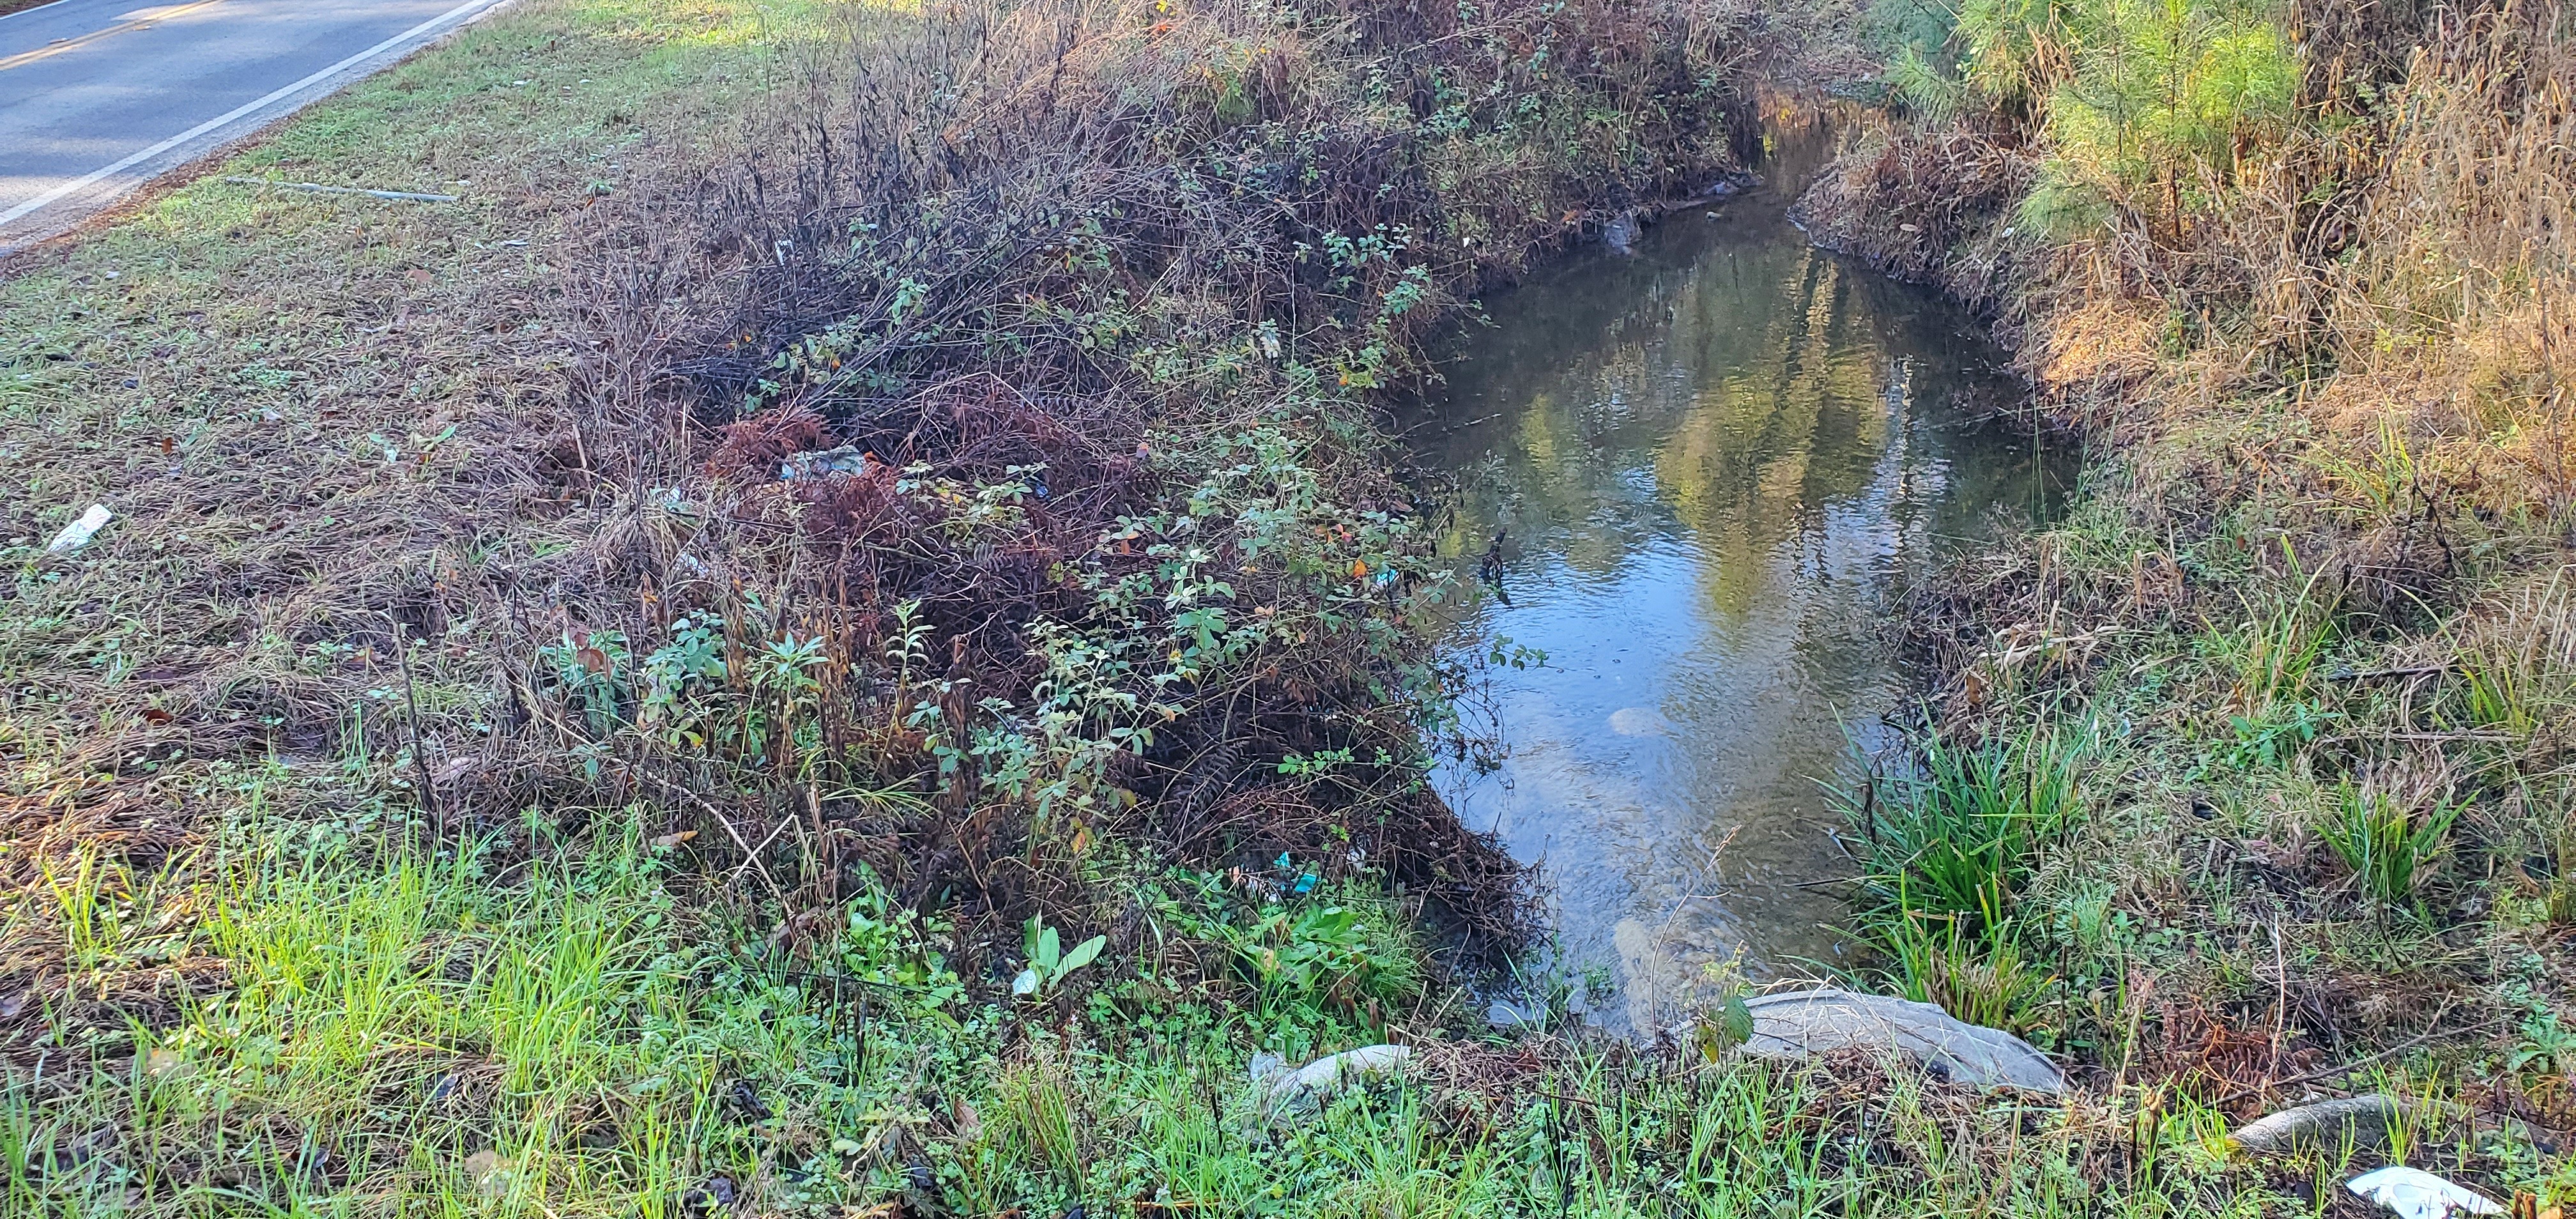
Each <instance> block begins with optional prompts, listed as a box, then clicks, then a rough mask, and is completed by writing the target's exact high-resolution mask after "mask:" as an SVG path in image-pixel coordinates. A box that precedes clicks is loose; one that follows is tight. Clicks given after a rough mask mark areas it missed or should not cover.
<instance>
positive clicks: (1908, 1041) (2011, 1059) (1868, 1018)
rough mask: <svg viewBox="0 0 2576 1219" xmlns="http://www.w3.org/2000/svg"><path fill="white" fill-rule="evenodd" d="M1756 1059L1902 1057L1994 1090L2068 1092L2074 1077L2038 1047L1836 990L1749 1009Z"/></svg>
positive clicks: (1784, 996) (1749, 1044) (1760, 1002)
mask: <svg viewBox="0 0 2576 1219" xmlns="http://www.w3.org/2000/svg"><path fill="white" fill-rule="evenodd" d="M1744 1006H1745V1009H1746V1010H1747V1011H1750V1012H1751V1013H1752V1014H1753V1035H1752V1036H1751V1037H1748V1038H1746V1039H1745V1042H1744V1052H1745V1053H1747V1054H1750V1055H1752V1056H1754V1057H1756V1058H1804V1057H1807V1056H1808V1055H1810V1054H1817V1053H1822V1052H1824V1051H1827V1050H1839V1049H1844V1048H1846V1047H1852V1046H1859V1047H1863V1048H1871V1049H1883V1050H1893V1051H1898V1052H1902V1053H1904V1054H1905V1055H1907V1056H1908V1057H1911V1058H1913V1059H1915V1060H1916V1061H1918V1062H1920V1063H1922V1064H1923V1066H1924V1067H1925V1069H1927V1070H1929V1071H1931V1072H1933V1073H1934V1074H1936V1075H1939V1076H1941V1077H1942V1078H1945V1079H1948V1080H1950V1081H1951V1082H1953V1083H1960V1084H1966V1085H1968V1086H1969V1087H1972V1088H1981V1089H1986V1090H1989V1091H1991V1090H1993V1089H1996V1088H2019V1089H2022V1090H2024V1091H2028V1092H2062V1091H2065V1090H2066V1075H2065V1073H2064V1072H2062V1071H2060V1070H2058V1069H2057V1064H2055V1063H2052V1062H2050V1061H2049V1060H2048V1059H2047V1058H2046V1057H2045V1056H2044V1055H2042V1054H2041V1053H2040V1052H2039V1051H2038V1050H2037V1049H2034V1048H2032V1046H2031V1044H2030V1043H2029V1042H2027V1041H2023V1040H2022V1039H2021V1038H2019V1037H2015V1036H2013V1035H2012V1034H2010V1033H2007V1032H2003V1031H2002V1030H2000V1029H1990V1028H1983V1027H1980V1026H1978V1025H1974V1024H1969V1023H1967V1022H1965V1021H1962V1020H1959V1019H1956V1018H1954V1017H1952V1016H1951V1015H1950V1014H1949V1013H1948V1012H1945V1011H1942V1010H1941V1009H1940V1008H1938V1007H1935V1006H1933V1005H1932V1004H1929V1003H1912V1002H1908V1001H1906V1000H1904V999H1890V998H1887V997H1885V996H1881V995H1863V994H1857V993H1854V992H1852V991H1847V990H1836V989H1834V988H1831V987H1824V988H1819V989H1816V990H1794V991H1778V992H1774V993H1772V994H1767V995H1756V996H1754V997H1752V998H1750V999H1747V1000H1745V1001H1744Z"/></svg>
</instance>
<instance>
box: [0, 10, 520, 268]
mask: <svg viewBox="0 0 2576 1219" xmlns="http://www.w3.org/2000/svg"><path fill="white" fill-rule="evenodd" d="M501 2H502V0H465V3H463V4H460V5H457V6H456V7H455V8H452V9H449V10H447V11H446V12H444V13H441V14H439V15H438V16H435V17H432V18H430V19H429V20H427V21H424V22H421V23H420V24H419V25H416V26H413V27H411V28H410V29H408V30H404V31H403V32H402V33H399V34H396V35H394V36H393V37H391V38H388V39H386V40H384V41H383V42H379V43H377V44H376V45H374V46H371V47H368V48H367V49H366V50H363V51H360V52H358V53H357V54H355V55H352V56H350V57H348V58H347V59H343V60H341V61H340V62H338V63H335V64H333V65H331V66H330V67H327V68H324V69H322V70H321V71H319V72H316V73H314V74H312V75H311V76H307V77H305V78H304V79H302V80H299V81H297V82H295V83H294V84H291V85H288V86H286V87H284V88H281V89H278V90H277V91H275V92H273V93H270V94H269V95H268V96H266V97H262V98H260V99H258V100H257V101H252V102H246V103H243V104H242V105H240V106H237V107H234V108H233V109H232V110H230V111H227V112H225V113H224V114H221V115H217V116H216V117H214V118H210V119H207V120H206V121H205V122H202V123H199V124H197V125H196V126H194V127H191V128H189V129H187V130H186V131H182V132H180V133H179V134H177V135H174V136H171V137H170V138H169V139H166V140H163V141H161V142H160V143H158V144H155V145H153V146H151V147H150V148H146V149H144V150H143V151H141V152H138V153H135V154H133V155H131V156H129V157H126V158H125V159H124V160H122V161H118V162H117V163H115V164H113V165H110V166H107V167H106V168H104V169H96V170H92V171H90V172H89V173H88V174H85V175H83V176H81V177H78V178H75V179H73V180H71V181H69V182H65V183H63V184H62V185H60V186H57V187H55V188H53V189H52V190H49V191H46V192H45V193H43V194H41V195H38V196H36V197H35V198H33V199H29V200H28V201H26V202H25V203H21V204H19V205H18V206H16V207H13V208H10V209H9V210H8V211H5V212H0V224H9V223H12V222H14V221H16V220H18V219H20V218H22V217H25V216H27V215H28V214H30V213H32V212H35V211H36V210H37V209H39V208H42V207H44V206H46V205H47V204H50V203H53V202H55V201H57V200H59V199H61V198H62V197H63V196H65V195H69V194H73V193H75V192H77V191H82V190H87V189H88V188H90V187H92V186H95V185H97V184H98V182H99V180H100V179H103V178H106V177H108V176H110V175H112V174H115V173H118V172H120V171H123V170H126V169H130V168H132V167H133V166H134V165H135V164H137V163H138V162H142V161H148V160H150V159H152V158H154V157H157V156H160V155H161V154H162V153H165V152H168V151H170V150H171V149H173V148H177V147H179V146H180V145H182V144H185V143H187V142H188V141H190V140H193V139H196V138H197V137H198V136H201V135H204V134H206V133H207V132H209V131H215V130H218V129H220V128H223V127H225V126H228V125H230V124H232V123H234V122H236V121H238V120H240V119H242V118H243V117H245V116H247V115H252V114H257V113H258V112H260V111H262V110H265V109H267V108H268V107H270V106H272V105H275V104H276V103H278V102H280V101H283V100H285V99H286V98H289V97H293V96H294V95H296V94H298V93H301V92H303V91H305V90H306V89H310V88H312V87H313V86H315V85H318V84H321V83H322V82H323V81H326V80H329V79H330V78H332V77H333V76H336V75H339V74H340V73H342V72H345V71H348V70H349V69H350V68H352V67H355V66H357V65H358V64H361V63H364V62H366V61H367V60H369V59H373V58H375V57H376V56H378V55H382V54H384V53H385V52H387V51H390V50H394V49H395V48H397V47H400V46H401V45H402V44H404V43H406V42H409V41H411V40H412V39H415V38H419V37H421V36H423V35H425V34H434V33H437V32H439V27H441V26H445V25H456V24H463V22H464V19H465V18H467V17H471V16H473V15H474V13H475V12H476V10H479V9H486V8H490V7H492V6H493V5H496V4H499V3H501ZM28 11H30V12H33V11H34V10H33V9H30V10H28Z"/></svg>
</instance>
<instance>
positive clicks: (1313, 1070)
mask: <svg viewBox="0 0 2576 1219" xmlns="http://www.w3.org/2000/svg"><path fill="white" fill-rule="evenodd" d="M1412 1059H1413V1050H1412V1048H1411V1047H1409V1046H1400V1045H1371V1046H1362V1047H1360V1048H1359V1049H1356V1050H1344V1051H1342V1052H1341V1053H1339V1054H1333V1055H1328V1056H1326V1057H1323V1058H1318V1059H1316V1060H1315V1061H1313V1062H1310V1063H1307V1064H1306V1065H1305V1066H1302V1067H1299V1068H1297V1069H1296V1070H1294V1071H1288V1072H1284V1073H1281V1074H1277V1075H1274V1076H1273V1077H1272V1078H1271V1079H1270V1081H1269V1082H1268V1083H1267V1084H1265V1085H1264V1086H1263V1087H1262V1089H1261V1115H1262V1116H1263V1117H1265V1118H1268V1119H1270V1120H1272V1121H1277V1120H1279V1119H1281V1118H1284V1117H1292V1116H1294V1117H1303V1116H1306V1115H1309V1114H1312V1113H1314V1112H1315V1111H1316V1110H1318V1109H1321V1108H1323V1106H1324V1102H1326V1101H1329V1100H1331V1099H1332V1098H1333V1097H1334V1096H1335V1095H1336V1094H1338V1093H1339V1092H1340V1091H1341V1090H1342V1089H1343V1088H1346V1087H1349V1086H1350V1085H1352V1084H1355V1083H1366V1082H1368V1081H1370V1080H1373V1079H1383V1078H1385V1077H1387V1076H1389V1075H1393V1074H1395V1073H1396V1072H1397V1071H1398V1070H1400V1069H1402V1068H1403V1066H1404V1064H1405V1063H1407V1062H1410V1061H1412Z"/></svg>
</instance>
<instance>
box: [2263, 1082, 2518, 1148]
mask: <svg viewBox="0 0 2576 1219" xmlns="http://www.w3.org/2000/svg"><path fill="white" fill-rule="evenodd" d="M2478 1125H2479V1122H2478V1115H2477V1114H2476V1113H2475V1112H2473V1111H2471V1110H2470V1109H2468V1108H2466V1107H2465V1106H2461V1105H2454V1104H2450V1103H2448V1102H2444V1101H2424V1100H2408V1099H2405V1098H2403V1097H2396V1096H2390V1095H2389V1094H2387V1093H2385V1092H2372V1093H2369V1094H2367V1095H2363V1096H2347V1097H2342V1098H2340V1099H2337V1100H2323V1101H2318V1102H2316V1103H2315V1104H2312V1105H2300V1106H2299V1107H2297V1108H2295V1109H2284V1110H2282V1111H2280V1112H2279V1113H2270V1114H2265V1115H2264V1116H2262V1117H2259V1118H2256V1119H2255V1120H2253V1121H2250V1122H2247V1123H2246V1124H2245V1125H2243V1126H2242V1127H2239V1128H2238V1129H2237V1130H2236V1131H2235V1132H2234V1133H2232V1134H2229V1135H2228V1136H2227V1141H2228V1142H2229V1143H2231V1144H2233V1145H2234V1146H2235V1148H2236V1149H2237V1150H2238V1151H2242V1152H2244V1153H2246V1154H2248V1155H2266V1156H2268V1155H2289V1154H2291V1153H2293V1152H2301V1151H2306V1152H2322V1153H2327V1154H2335V1155H2340V1154H2342V1152H2343V1149H2344V1148H2345V1147H2350V1148H2352V1149H2353V1150H2354V1151H2358V1152H2386V1151H2388V1150H2390V1149H2391V1147H2392V1144H2393V1142H2394V1140H2393V1139H2392V1138H2391V1137H2390V1136H2391V1135H2392V1134H2393V1133H2394V1132H2395V1130H2396V1129H2397V1128H2407V1127H2411V1133H2412V1134H2413V1135H2414V1138H2413V1140H2412V1141H2414V1142H2418V1143H2421V1142H2426V1141H2428V1136H2432V1135H2449V1134H2467V1135H2468V1136H2469V1137H2470V1139H2471V1140H2472V1141H2473V1142H2476V1143H2479V1144H2487V1143H2491V1142H2495V1141H2502V1142H2506V1143H2517V1142H2518V1143H2529V1144H2531V1145H2533V1146H2535V1147H2538V1148H2539V1149H2540V1150H2541V1151H2543V1152H2545V1153H2549V1154H2555V1153H2556V1152H2557V1148H2558V1141H2557V1140H2556V1139H2553V1138H2550V1137H2549V1136H2547V1135H2545V1134H2543V1133H2542V1132H2540V1131H2538V1130H2534V1129H2532V1128H2531V1127H2530V1126H2528V1125H2526V1124H2524V1123H2522V1122H2520V1121H2517V1120H2515V1119H2513V1118H2509V1117H2508V1118H2504V1119H2501V1120H2499V1121H2497V1122H2495V1123H2494V1124H2493V1128H2492V1129H2490V1130H2484V1131H2481V1130H2479V1129H2478V1128H2477V1127H2478Z"/></svg>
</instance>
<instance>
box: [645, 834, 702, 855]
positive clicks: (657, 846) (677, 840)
mask: <svg viewBox="0 0 2576 1219" xmlns="http://www.w3.org/2000/svg"><path fill="white" fill-rule="evenodd" d="M697 836H698V832H697V831H696V830H682V831H680V832H679V833H676V834H664V835H662V836H661V837H659V838H656V839H654V840H653V849H654V850H656V851H667V850H670V849H671V848H673V847H675V846H678V845H680V844H681V843H684V842H687V841H688V840H690V839H692V838H695V837H697Z"/></svg>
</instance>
